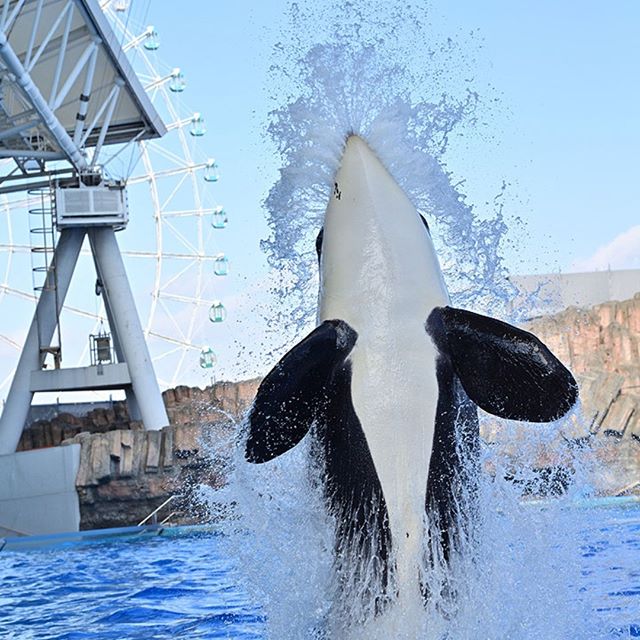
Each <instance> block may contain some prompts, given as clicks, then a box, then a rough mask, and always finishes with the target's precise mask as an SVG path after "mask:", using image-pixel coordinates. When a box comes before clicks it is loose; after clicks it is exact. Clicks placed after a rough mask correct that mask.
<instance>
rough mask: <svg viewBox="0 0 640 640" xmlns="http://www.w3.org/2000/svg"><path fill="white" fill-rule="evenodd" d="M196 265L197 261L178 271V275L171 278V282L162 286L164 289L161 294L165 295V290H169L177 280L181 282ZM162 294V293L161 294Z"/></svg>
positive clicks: (168, 281)
mask: <svg viewBox="0 0 640 640" xmlns="http://www.w3.org/2000/svg"><path fill="white" fill-rule="evenodd" d="M195 263H196V261H194V260H192V261H191V262H190V263H189V264H187V265H186V266H185V267H183V268H182V269H180V271H178V273H176V274H175V275H173V276H172V277H171V278H169V280H167V281H166V282H165V283H164V284H163V285H162V289H161V292H162V293H164V290H165V289H167V288H168V287H170V286H171V285H172V284H173V283H174V282H176V281H177V280H179V279H180V278H181V277H182V276H183V275H184V274H185V273H187V271H189V269H191V267H193V265H194V264H195ZM159 293H160V292H159Z"/></svg>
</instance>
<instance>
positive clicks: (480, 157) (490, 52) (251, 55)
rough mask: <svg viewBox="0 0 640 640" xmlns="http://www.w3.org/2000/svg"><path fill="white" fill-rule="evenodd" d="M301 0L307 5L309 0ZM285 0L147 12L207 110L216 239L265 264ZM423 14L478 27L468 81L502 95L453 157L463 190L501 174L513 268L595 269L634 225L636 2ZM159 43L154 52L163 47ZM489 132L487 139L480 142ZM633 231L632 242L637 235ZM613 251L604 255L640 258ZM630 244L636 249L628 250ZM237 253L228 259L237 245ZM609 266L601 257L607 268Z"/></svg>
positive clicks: (193, 100) (632, 261)
mask: <svg viewBox="0 0 640 640" xmlns="http://www.w3.org/2000/svg"><path fill="white" fill-rule="evenodd" d="M301 4H305V3H304V2H303V3H301ZM288 5H289V3H288V2H285V1H281V0H269V1H268V2H264V3H256V2H249V1H247V0H238V1H237V2H233V3H213V2H210V1H204V0H200V1H194V0H192V1H191V2H189V3H186V5H185V10H184V11H183V12H182V13H180V14H177V12H176V5H175V4H174V3H159V2H151V3H150V5H149V8H148V12H147V15H148V20H147V21H148V22H150V23H153V24H154V25H155V26H156V28H157V30H158V31H159V33H160V36H161V39H162V47H161V54H162V58H163V60H164V61H165V62H167V63H168V64H169V65H171V66H174V65H175V66H180V67H181V68H182V69H183V70H184V72H185V74H186V76H187V80H188V89H187V91H186V92H185V94H184V99H185V100H186V101H187V102H188V103H189V104H190V105H192V106H193V107H194V109H196V110H199V111H202V112H203V113H204V114H205V116H206V118H207V122H208V139H207V141H206V144H207V145H208V147H209V148H210V150H211V152H212V153H213V154H214V155H215V156H216V158H217V159H218V160H219V162H220V165H221V167H222V170H223V180H222V181H221V183H220V184H219V186H218V187H217V188H218V189H219V190H218V196H219V199H220V201H223V202H224V204H225V206H226V207H227V209H228V210H229V212H230V214H231V216H232V226H231V227H230V229H229V233H228V235H227V238H226V239H225V242H226V244H227V246H225V250H226V251H227V252H228V253H229V254H231V255H233V254H235V255H236V256H238V257H239V256H242V258H241V260H243V261H245V263H246V264H248V263H249V262H250V263H252V264H254V263H255V264H256V265H258V264H260V263H261V260H262V258H261V255H260V251H259V248H258V240H259V238H260V237H262V236H264V234H265V233H266V226H265V224H264V218H263V215H262V212H261V201H262V198H263V197H264V195H265V193H266V191H267V190H268V188H269V187H270V186H271V184H272V183H273V181H274V180H275V178H276V175H277V169H278V160H277V158H274V157H273V155H272V154H271V148H270V147H269V145H268V143H267V141H266V140H265V133H264V128H265V122H266V114H267V112H268V110H269V109H270V108H272V107H273V104H272V103H270V102H268V101H267V100H266V97H265V96H266V87H268V85H269V82H270V75H269V64H270V62H271V56H270V54H271V48H272V46H273V44H274V43H275V42H277V41H278V40H280V39H281V38H282V33H281V32H280V28H281V26H282V25H283V24H284V23H285V21H286V16H287V11H288ZM431 6H432V10H431V14H430V16H429V19H430V22H431V23H432V24H433V25H434V26H435V29H436V30H437V31H439V32H440V33H441V34H442V36H443V38H444V37H447V36H451V37H453V38H456V39H464V38H465V37H467V34H469V32H471V31H474V32H475V34H476V35H474V36H473V43H474V50H475V51H474V53H475V63H476V73H477V80H479V85H480V87H482V86H487V87H489V86H491V87H492V89H490V91H489V92H491V93H492V95H497V96H498V97H499V105H498V107H497V115H496V116H495V117H494V118H493V121H492V123H491V127H490V131H488V132H487V131H485V132H484V138H485V139H486V143H482V144H476V145H475V146H474V148H475V149H476V152H475V153H474V154H472V155H471V157H469V156H465V154H464V153H463V152H460V153H459V154H458V155H456V150H455V149H452V151H451V153H450V154H449V157H448V163H449V166H450V168H452V169H453V170H454V172H455V173H456V174H457V175H458V176H460V177H462V178H464V179H466V181H467V183H466V190H467V192H468V194H469V196H470V198H471V201H472V202H473V201H478V202H479V201H481V200H482V199H483V198H486V197H488V195H489V194H491V193H494V194H495V193H496V192H497V190H498V189H499V187H500V185H501V183H502V181H503V180H504V181H506V182H507V183H508V184H509V185H510V186H509V191H508V195H509V197H508V199H507V209H506V213H507V214H508V215H509V216H511V217H512V218H513V217H516V216H519V217H520V218H522V219H523V220H524V221H525V222H526V225H525V226H524V227H523V226H522V225H520V224H518V223H514V224H513V234H512V240H513V243H515V248H514V249H513V250H511V251H510V252H508V254H507V258H508V260H509V266H510V267H511V270H512V271H514V272H521V273H522V272H546V271H556V270H558V269H562V270H565V271H566V270H572V269H575V268H580V269H584V268H587V269H588V268H593V267H598V268H603V266H602V264H598V263H597V260H595V256H596V253H597V251H598V250H599V249H602V248H603V247H605V246H606V245H607V244H609V243H611V242H613V241H614V240H615V239H616V237H618V236H620V235H621V234H623V233H625V232H627V233H629V230H630V229H632V228H633V227H634V226H635V225H638V224H640V215H639V212H638V206H637V204H636V202H637V198H636V197H635V196H636V192H637V189H638V187H637V184H638V180H637V167H638V163H637V160H636V150H637V149H638V147H639V144H638V143H639V142H640V126H639V123H638V112H637V105H638V98H639V90H638V83H637V70H638V68H639V63H640V45H639V44H638V43H639V42H640V5H639V4H638V3H636V2H632V1H630V0H627V1H620V0H618V1H616V2H614V3H611V4H608V5H605V4H604V3H601V2H591V1H587V2H577V1H576V2H573V1H570V2H552V1H550V0H543V1H538V2H535V3H533V2H528V3H525V2H513V1H508V0H485V1H483V2H475V1H470V0H465V1H460V2H456V3H451V2H445V1H444V0H440V1H434V2H433V3H432V5H431ZM159 53H160V52H159ZM483 144H484V145H486V147H485V146H483ZM636 235H638V237H637V238H636V237H635V236H634V234H633V233H631V235H630V238H629V239H628V241H627V244H629V243H632V244H633V243H634V242H637V244H638V248H639V249H640V234H636ZM623 253H624V252H622V251H620V250H617V251H613V253H612V254H611V255H612V256H613V258H612V260H610V262H613V264H612V266H613V267H631V266H636V267H638V266H640V261H639V259H638V257H637V254H634V253H633V251H632V252H630V254H629V255H623ZM634 256H635V257H634ZM236 263H237V258H236ZM604 268H606V265H605V267H604Z"/></svg>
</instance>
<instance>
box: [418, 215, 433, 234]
mask: <svg viewBox="0 0 640 640" xmlns="http://www.w3.org/2000/svg"><path fill="white" fill-rule="evenodd" d="M420 220H422V224H423V225H424V227H425V229H426V230H427V233H428V234H429V235H431V229H429V223H428V222H427V219H426V218H425V217H424V216H423V215H422V214H420Z"/></svg>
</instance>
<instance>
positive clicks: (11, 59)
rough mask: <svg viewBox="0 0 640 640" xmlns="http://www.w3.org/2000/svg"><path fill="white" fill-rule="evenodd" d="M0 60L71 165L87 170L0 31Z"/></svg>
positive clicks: (83, 160)
mask: <svg viewBox="0 0 640 640" xmlns="http://www.w3.org/2000/svg"><path fill="white" fill-rule="evenodd" d="M92 44H93V43H92ZM89 53H91V52H89ZM0 58H2V61H3V62H4V64H5V65H6V66H7V68H8V69H9V71H11V73H13V74H14V76H15V78H16V80H15V81H16V83H17V84H18V85H19V86H20V88H21V89H22V91H24V93H25V94H26V95H27V96H28V97H29V100H30V102H31V103H32V104H33V106H34V108H35V110H36V111H37V113H38V115H39V116H40V117H41V118H42V121H43V123H44V125H45V126H46V127H47V129H48V130H49V131H50V132H51V135H52V136H53V137H54V138H55V140H56V142H57V143H58V144H59V145H60V148H61V149H62V150H63V152H64V153H65V155H66V156H67V157H68V158H69V160H70V161H71V163H72V164H73V165H74V166H75V168H76V169H78V170H79V171H84V170H85V169H87V161H86V159H85V157H84V155H83V154H82V152H81V151H80V149H79V148H78V146H77V145H76V144H75V143H74V142H73V140H72V139H71V137H70V136H69V134H68V133H67V132H66V131H65V129H64V127H63V126H62V124H61V123H60V121H59V120H58V119H57V118H56V116H55V114H54V113H53V110H52V109H51V107H50V106H49V105H48V103H47V101H46V100H45V99H44V97H43V96H42V94H41V93H40V90H39V89H38V87H37V86H36V85H35V83H34V82H33V80H32V79H31V76H30V75H29V73H28V72H27V71H26V69H25V68H24V66H23V65H22V62H20V58H18V56H17V55H16V53H15V51H14V50H13V49H12V47H11V45H10V44H9V41H8V40H7V36H6V34H5V33H4V32H3V31H0ZM25 155H26V154H25Z"/></svg>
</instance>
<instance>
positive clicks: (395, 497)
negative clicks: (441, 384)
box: [350, 319, 438, 604]
mask: <svg viewBox="0 0 640 640" xmlns="http://www.w3.org/2000/svg"><path fill="white" fill-rule="evenodd" d="M405 325H406V326H403V327H402V328H401V330H399V331H393V332H387V333H386V334H385V335H380V334H378V335H376V334H375V333H367V332H366V331H362V332H359V333H358V341H357V343H356V346H355V348H354V350H353V352H352V354H351V357H350V362H351V366H352V379H351V396H352V402H353V407H354V410H355V413H356V415H357V416H358V419H359V421H360V425H361V427H362V431H363V433H364V436H365V438H366V441H367V444H368V447H369V451H370V453H371V457H372V460H373V464H374V467H375V470H376V474H377V476H378V480H379V482H380V486H381V489H382V494H383V496H384V499H385V503H386V507H387V512H388V516H389V528H390V531H391V542H392V550H391V551H392V555H393V558H394V560H395V565H396V570H395V572H394V575H395V582H396V587H397V589H398V594H399V602H398V604H401V603H402V602H407V601H415V600H416V599H418V600H420V583H419V570H420V566H421V564H422V557H423V553H422V548H423V547H422V545H423V536H424V515H425V502H426V491H427V478H428V475H429V462H430V459H431V451H432V448H433V437H434V430H435V418H436V409H437V403H438V381H437V378H436V366H435V360H436V357H437V352H436V348H435V346H434V345H433V343H432V342H431V339H430V338H429V336H428V335H427V333H426V331H425V329H424V323H422V322H419V321H418V320H417V319H416V320H415V321H413V322H409V321H408V320H405ZM356 331H358V329H357V328H356Z"/></svg>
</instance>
